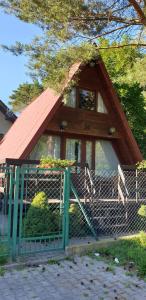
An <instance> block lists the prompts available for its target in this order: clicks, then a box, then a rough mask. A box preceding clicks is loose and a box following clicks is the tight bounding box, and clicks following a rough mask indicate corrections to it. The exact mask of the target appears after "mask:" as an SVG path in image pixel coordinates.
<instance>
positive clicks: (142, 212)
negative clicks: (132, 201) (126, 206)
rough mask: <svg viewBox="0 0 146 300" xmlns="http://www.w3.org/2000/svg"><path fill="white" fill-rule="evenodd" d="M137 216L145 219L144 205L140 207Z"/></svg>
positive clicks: (145, 208) (145, 206)
mask: <svg viewBox="0 0 146 300" xmlns="http://www.w3.org/2000/svg"><path fill="white" fill-rule="evenodd" d="M138 215H139V216H141V217H145V218H146V205H144V204H142V205H141V207H140V208H139V210H138Z"/></svg>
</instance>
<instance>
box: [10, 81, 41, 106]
mask: <svg viewBox="0 0 146 300" xmlns="http://www.w3.org/2000/svg"><path fill="white" fill-rule="evenodd" d="M42 91H43V86H42V85H41V84H40V83H39V82H38V81H34V82H33V83H23V84H20V85H19V87H18V89H17V90H14V91H13V92H12V95H11V96H10V99H11V100H10V101H9V104H10V105H11V106H12V108H13V110H14V111H19V112H20V111H21V110H22V109H23V108H24V107H26V106H27V105H28V104H29V103H30V102H31V101H33V100H35V98H36V97H37V96H38V95H39V94H41V93H42Z"/></svg>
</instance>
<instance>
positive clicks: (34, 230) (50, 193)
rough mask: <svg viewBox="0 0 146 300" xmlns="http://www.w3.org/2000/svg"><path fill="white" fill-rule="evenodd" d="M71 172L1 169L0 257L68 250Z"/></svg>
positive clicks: (23, 168)
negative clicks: (66, 248)
mask: <svg viewBox="0 0 146 300" xmlns="http://www.w3.org/2000/svg"><path fill="white" fill-rule="evenodd" d="M69 190H70V170H69V169H61V168H57V169H55V168H54V169H44V168H43V169H41V168H36V167H31V166H21V167H20V166H7V167H6V166H1V167H0V198H1V199H0V205H1V207H0V256H4V255H10V256H12V257H13V259H15V258H16V257H17V256H18V255H23V254H30V253H37V252H44V251H49V250H59V249H65V247H66V245H68V240H69V229H68V226H69V220H68V210H69Z"/></svg>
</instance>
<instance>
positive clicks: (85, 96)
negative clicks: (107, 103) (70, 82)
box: [79, 89, 96, 110]
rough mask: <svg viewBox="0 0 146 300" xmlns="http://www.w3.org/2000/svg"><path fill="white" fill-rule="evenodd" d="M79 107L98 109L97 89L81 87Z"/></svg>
mask: <svg viewBox="0 0 146 300" xmlns="http://www.w3.org/2000/svg"><path fill="white" fill-rule="evenodd" d="M79 108H82V109H86V110H95V109H96V93H95V91H89V90H84V89H79Z"/></svg>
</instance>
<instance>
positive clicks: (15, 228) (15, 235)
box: [12, 166, 20, 260]
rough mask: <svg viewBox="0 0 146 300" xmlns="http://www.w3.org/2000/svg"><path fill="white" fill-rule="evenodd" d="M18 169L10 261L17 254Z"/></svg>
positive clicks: (18, 168)
mask: <svg viewBox="0 0 146 300" xmlns="http://www.w3.org/2000/svg"><path fill="white" fill-rule="evenodd" d="M19 180H20V167H19V166H16V169H15V181H14V203H13V232H12V259H13V260H15V259H16V253H17V247H16V246H17V228H18V199H19Z"/></svg>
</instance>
